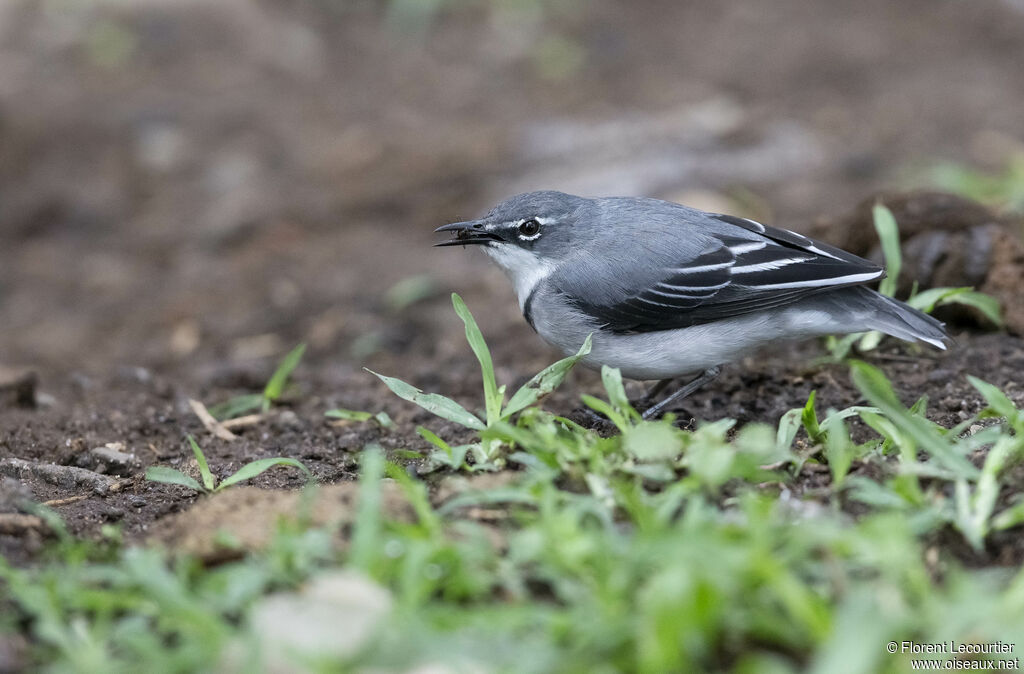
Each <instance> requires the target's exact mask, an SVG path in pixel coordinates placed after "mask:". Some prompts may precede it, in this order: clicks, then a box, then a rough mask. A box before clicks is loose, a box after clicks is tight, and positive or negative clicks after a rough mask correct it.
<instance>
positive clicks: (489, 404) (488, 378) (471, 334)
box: [452, 293, 503, 423]
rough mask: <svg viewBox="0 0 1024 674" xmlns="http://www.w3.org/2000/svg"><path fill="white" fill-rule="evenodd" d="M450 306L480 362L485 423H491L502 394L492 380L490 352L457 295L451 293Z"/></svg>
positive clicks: (495, 417)
mask: <svg viewBox="0 0 1024 674" xmlns="http://www.w3.org/2000/svg"><path fill="white" fill-rule="evenodd" d="M452 305H453V306H454V307H455V313H456V314H458V315H459V318H461V319H462V322H463V323H464V324H465V326H466V341H468V342H469V346H470V348H471V349H473V353H474V354H476V359H477V360H478V361H480V372H481V373H482V375H483V380H484V405H485V408H486V410H487V422H488V423H493V422H495V421H497V420H498V419H499V418H500V417H501V403H502V402H503V401H502V398H503V396H502V394H501V393H499V391H498V382H497V381H496V380H495V378H494V363H493V362H492V361H491V352H490V350H489V349H488V348H487V342H486V341H484V336H483V333H481V332H480V328H479V327H478V326H477V324H476V320H475V319H474V318H473V314H471V313H470V312H469V307H467V306H466V303H465V302H463V301H462V298H461V297H459V296H458V294H457V293H452Z"/></svg>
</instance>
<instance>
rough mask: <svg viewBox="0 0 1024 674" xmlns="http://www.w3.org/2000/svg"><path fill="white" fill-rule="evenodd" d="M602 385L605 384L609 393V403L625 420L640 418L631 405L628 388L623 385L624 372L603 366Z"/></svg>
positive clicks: (605, 388)
mask: <svg viewBox="0 0 1024 674" xmlns="http://www.w3.org/2000/svg"><path fill="white" fill-rule="evenodd" d="M601 383H602V384H604V390H605V392H607V393H608V402H610V403H611V405H612V407H614V408H615V410H616V411H617V412H619V414H621V415H622V418H623V419H629V418H630V417H638V416H639V415H638V414H637V413H636V410H634V409H633V406H632V405H630V404H629V398H628V397H627V396H626V388H625V386H623V384H622V372H620V371H619V369H618V368H614V367H608V366H607V365H602V366H601Z"/></svg>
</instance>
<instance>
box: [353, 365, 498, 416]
mask: <svg viewBox="0 0 1024 674" xmlns="http://www.w3.org/2000/svg"><path fill="white" fill-rule="evenodd" d="M366 371H367V372H369V373H370V374H372V375H373V376H375V377H377V378H378V379H380V380H381V381H382V382H384V384H385V385H386V386H387V387H388V388H389V389H391V392H392V393H394V394H395V395H397V396H398V397H399V398H402V399H403V400H408V401H409V402H411V403H416V404H417V405H419V406H420V407H422V408H423V409H425V410H426V411H428V412H430V413H431V414H433V415H436V416H439V417H441V418H442V419H447V420H448V421H453V422H455V423H457V424H459V425H460V426H465V427H466V428H472V429H474V430H477V431H482V430H483V429H484V428H486V427H487V426H486V425H485V424H484V422H482V421H480V420H479V419H477V418H476V416H474V415H473V414H471V413H470V412H468V411H466V408H465V407H463V406H462V405H460V404H458V403H457V402H455V401H454V400H451V399H450V398H445V397H444V396H442V395H438V394H436V393H424V392H423V391H421V390H420V389H418V388H416V387H415V386H413V385H412V384H406V383H405V382H404V381H402V380H401V379H395V378H394V377H387V376H385V375H382V374H379V373H377V372H374V371H373V370H366Z"/></svg>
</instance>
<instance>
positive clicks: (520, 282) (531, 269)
mask: <svg viewBox="0 0 1024 674" xmlns="http://www.w3.org/2000/svg"><path fill="white" fill-rule="evenodd" d="M484 252H485V253H487V255H488V256H489V257H490V258H491V259H492V260H494V262H495V264H497V265H498V266H499V267H501V268H502V270H504V272H505V274H506V275H507V276H508V278H509V280H510V281H512V287H513V288H515V291H516V298H517V299H518V300H519V308H520V309H522V308H523V306H524V305H525V304H526V299H527V298H528V297H529V296H530V293H532V292H533V289H534V288H536V287H537V284H538V283H540V282H541V281H543V280H544V279H545V278H547V277H548V276H549V275H550V274H551V272H553V271H554V270H555V265H554V263H553V262H550V261H548V260H544V259H542V258H540V257H538V256H537V255H535V254H534V253H532V252H530V251H528V250H526V249H524V248H520V247H519V246H516V245H515V244H511V243H492V244H490V245H488V246H486V247H485V248H484Z"/></svg>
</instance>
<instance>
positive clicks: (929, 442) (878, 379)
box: [851, 361, 978, 478]
mask: <svg viewBox="0 0 1024 674" xmlns="http://www.w3.org/2000/svg"><path fill="white" fill-rule="evenodd" d="M851 376H852V378H853V383H854V385H856V386H857V388H858V389H860V392H861V393H863V394H864V397H866V398H867V399H868V401H870V402H871V403H872V404H873V405H874V406H875V407H877V408H878V409H879V410H881V412H882V413H883V414H885V415H886V416H887V417H889V418H890V419H891V420H892V421H893V422H895V423H896V424H897V425H898V426H899V428H900V430H901V431H902V432H903V433H906V435H907V436H908V437H910V438H912V439H913V441H914V442H915V443H916V444H917V446H918V447H919V448H921V449H923V450H925V451H927V452H928V453H929V454H931V455H932V456H933V457H934V458H935V459H936V460H937V461H938V462H939V463H940V464H942V466H943V467H945V468H946V469H948V470H951V471H953V472H954V473H956V474H957V475H959V476H962V477H965V478H974V477H976V476H977V475H978V469H977V468H975V467H974V464H972V463H971V462H970V461H968V460H967V459H966V458H965V457H963V456H962V455H960V454H958V453H957V452H956V450H955V449H954V448H953V447H952V446H951V445H950V444H948V443H947V442H946V440H945V438H943V437H942V436H941V435H939V433H938V432H936V430H935V428H934V426H933V425H932V423H931V422H930V421H928V420H927V419H923V418H921V417H919V416H915V415H913V414H911V413H910V411H909V410H907V409H906V408H905V407H904V406H903V404H902V403H901V402H900V401H899V399H898V398H897V397H896V394H895V393H894V392H893V390H892V385H891V384H890V383H889V380H888V379H886V378H885V375H884V374H882V372H881V371H880V370H878V369H877V368H875V367H872V366H871V365H868V364H867V363H864V362H861V361H854V362H853V363H852V364H851Z"/></svg>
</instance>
